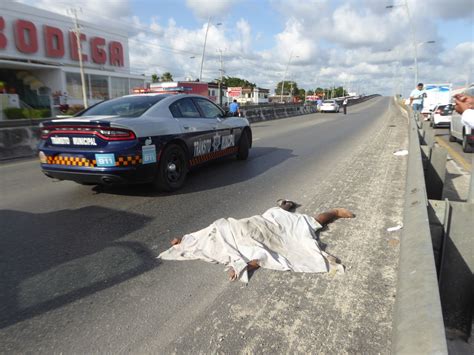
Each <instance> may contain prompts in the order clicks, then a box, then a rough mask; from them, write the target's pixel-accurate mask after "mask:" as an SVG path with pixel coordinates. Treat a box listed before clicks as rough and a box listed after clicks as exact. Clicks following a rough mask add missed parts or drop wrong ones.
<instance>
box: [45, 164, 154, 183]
mask: <svg viewBox="0 0 474 355" xmlns="http://www.w3.org/2000/svg"><path fill="white" fill-rule="evenodd" d="M41 170H42V171H43V173H44V174H45V175H46V176H48V177H50V178H52V179H58V180H69V181H75V182H77V183H80V184H104V185H115V184H134V183H146V182H151V181H152V180H153V178H154V176H155V173H156V165H149V166H140V167H137V168H128V169H123V168H121V169H103V170H99V171H98V170H97V169H87V170H86V169H71V168H56V167H51V166H50V165H48V164H41Z"/></svg>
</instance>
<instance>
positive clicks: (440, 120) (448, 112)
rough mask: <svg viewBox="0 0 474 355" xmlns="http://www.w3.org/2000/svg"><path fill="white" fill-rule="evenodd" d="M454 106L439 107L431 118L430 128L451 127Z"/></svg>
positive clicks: (436, 107)
mask: <svg viewBox="0 0 474 355" xmlns="http://www.w3.org/2000/svg"><path fill="white" fill-rule="evenodd" d="M453 110H454V105H452V104H447V105H437V106H435V108H434V110H433V112H432V113H431V116H430V121H431V122H430V126H431V127H434V128H437V127H441V126H444V127H449V125H450V124H451V117H452V115H453Z"/></svg>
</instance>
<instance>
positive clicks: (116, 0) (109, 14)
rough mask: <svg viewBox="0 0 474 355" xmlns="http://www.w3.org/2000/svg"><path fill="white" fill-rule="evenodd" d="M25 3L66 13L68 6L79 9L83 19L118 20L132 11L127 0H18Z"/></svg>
mask: <svg viewBox="0 0 474 355" xmlns="http://www.w3.org/2000/svg"><path fill="white" fill-rule="evenodd" d="M19 2H22V3H25V4H27V5H31V6H35V7H38V8H41V9H47V10H48V11H52V12H56V13H59V14H61V15H67V10H68V9H70V8H76V9H78V10H79V9H80V10H81V13H80V14H79V15H80V18H81V19H83V20H85V21H91V22H94V21H97V20H98V19H102V20H103V19H104V18H107V19H112V21H114V20H119V19H121V18H126V17H130V16H131V14H132V12H131V8H130V2H129V0H61V1H57V0H19Z"/></svg>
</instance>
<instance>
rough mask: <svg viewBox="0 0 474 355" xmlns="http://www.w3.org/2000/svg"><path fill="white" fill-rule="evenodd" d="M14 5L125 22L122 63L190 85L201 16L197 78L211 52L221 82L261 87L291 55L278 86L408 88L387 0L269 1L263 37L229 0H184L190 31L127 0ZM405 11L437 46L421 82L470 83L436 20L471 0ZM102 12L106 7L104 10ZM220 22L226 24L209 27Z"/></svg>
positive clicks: (404, 33)
mask: <svg viewBox="0 0 474 355" xmlns="http://www.w3.org/2000/svg"><path fill="white" fill-rule="evenodd" d="M23 1H24V2H28V3H30V4H32V5H35V6H38V4H39V6H41V7H43V8H47V9H48V10H52V11H57V12H60V13H63V14H64V9H65V8H67V7H70V6H73V5H74V6H75V7H82V8H83V14H82V15H81V17H82V18H83V19H85V20H89V21H98V19H99V17H100V21H104V18H106V19H107V21H108V23H109V24H113V25H114V24H115V25H116V24H118V23H121V24H126V26H127V28H129V32H130V41H129V46H130V62H131V66H132V70H133V72H135V73H147V74H152V73H158V74H162V73H163V72H165V71H170V72H171V73H172V74H173V75H174V77H175V78H176V79H180V80H182V79H185V78H186V77H191V78H197V77H198V76H199V70H200V63H201V53H202V47H203V42H204V36H205V32H206V27H207V18H208V16H213V17H214V19H213V20H212V21H211V26H210V27H209V33H208V39H207V47H206V56H205V61H204V68H203V79H204V80H212V79H214V78H217V77H218V76H219V67H220V62H219V53H218V50H219V49H221V50H222V51H223V52H222V53H223V60H224V69H225V71H226V75H229V76H239V77H242V78H244V79H247V80H249V81H251V82H255V83H257V84H258V85H259V86H262V87H268V88H270V89H273V88H275V85H276V83H277V82H279V81H281V80H282V78H283V74H284V71H285V69H286V66H287V64H288V59H289V57H290V54H291V53H293V57H292V60H291V63H290V66H289V68H288V73H287V79H288V80H295V81H297V83H298V85H299V86H300V87H303V88H314V87H315V86H329V85H332V84H335V85H341V84H343V83H344V82H349V83H351V86H352V87H353V88H355V89H360V90H363V91H365V92H370V91H373V90H382V91H381V92H382V93H385V94H392V88H393V87H394V86H400V85H403V86H404V87H405V89H406V90H408V89H409V88H411V87H412V86H413V81H414V69H413V67H414V64H413V52H414V51H413V44H412V37H411V33H410V26H409V21H408V18H407V16H406V9H405V8H403V7H396V8H394V9H392V10H389V9H386V8H385V6H386V5H388V4H390V3H391V1H390V0H386V1H385V0H384V1H382V0H347V1H344V2H340V1H339V2H334V1H329V0H307V1H305V2H295V1H289V0H268V1H269V9H268V11H269V14H272V15H273V16H275V11H276V12H277V14H278V15H276V16H277V17H279V18H278V19H276V20H275V19H273V21H280V22H281V23H282V25H283V29H282V30H281V31H280V32H279V33H273V34H272V35H273V36H262V29H261V27H260V26H259V25H260V24H257V23H253V22H251V18H252V17H247V18H245V17H244V18H232V16H227V15H231V14H234V13H233V9H234V8H236V7H237V6H245V2H237V1H236V0H228V1H220V0H219V1H217V0H212V1H211V0H209V1H204V0H186V5H187V6H188V8H189V9H191V10H192V11H193V13H194V14H195V16H197V17H198V18H199V19H201V20H202V19H204V21H202V23H201V25H199V26H198V27H195V28H192V27H189V23H187V24H184V25H183V24H182V23H181V22H180V20H179V17H178V16H179V14H177V15H176V16H177V18H176V20H175V19H163V18H161V17H154V16H151V15H150V17H149V18H143V17H142V18H141V19H139V18H138V17H134V16H132V14H131V12H130V5H129V2H128V1H112V0H105V1H101V2H96V1H95V0H77V1H72V0H66V1H62V2H61V3H57V2H56V1H54V0H39V2H33V0H23ZM183 1H184V0H183ZM394 2H396V1H394ZM398 2H399V1H398ZM104 4H105V6H104ZM409 6H410V10H411V13H412V16H413V21H414V24H415V25H416V29H417V37H418V41H419V42H423V41H428V40H435V41H436V43H435V44H430V45H420V46H418V59H419V77H420V80H422V81H424V82H454V83H465V81H466V80H472V76H471V74H470V73H472V68H473V67H474V63H473V61H474V43H473V41H471V42H465V43H460V44H458V45H457V46H455V47H454V48H445V47H444V46H445V44H444V43H443V39H442V38H440V37H439V35H438V31H439V21H440V19H443V20H445V21H450V20H453V19H454V20H461V21H463V20H468V21H469V20H470V19H471V18H472V16H473V11H472V8H473V7H474V5H473V4H472V0H468V1H466V0H451V1H450V2H448V1H441V0H425V1H419V0H416V1H415V0H409ZM103 8H104V9H105V8H107V11H106V13H104V10H102V9H103ZM150 13H153V12H152V11H150ZM223 16H226V20H225V21H223V24H222V25H220V26H217V22H219V18H220V17H223ZM262 21H264V20H262ZM471 21H472V20H471ZM186 26H188V27H186ZM467 28H469V27H467ZM265 31H268V27H267V29H266V30H265ZM262 37H264V38H270V39H271V42H270V43H266V44H265V48H266V49H265V50H256V49H255V46H256V45H258V44H259V43H260V42H261V41H259V40H258V39H259V38H262ZM190 57H194V58H190ZM469 77H470V78H471V79H469Z"/></svg>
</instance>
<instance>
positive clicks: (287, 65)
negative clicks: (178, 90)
mask: <svg viewBox="0 0 474 355" xmlns="http://www.w3.org/2000/svg"><path fill="white" fill-rule="evenodd" d="M292 57H293V51H291V53H290V57H289V58H288V63H286V69H285V73H284V74H283V81H282V82H281V92H280V102H283V89H284V88H285V79H286V73H287V72H288V67H289V66H290V62H291V58H292ZM298 57H299V56H295V58H298Z"/></svg>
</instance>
